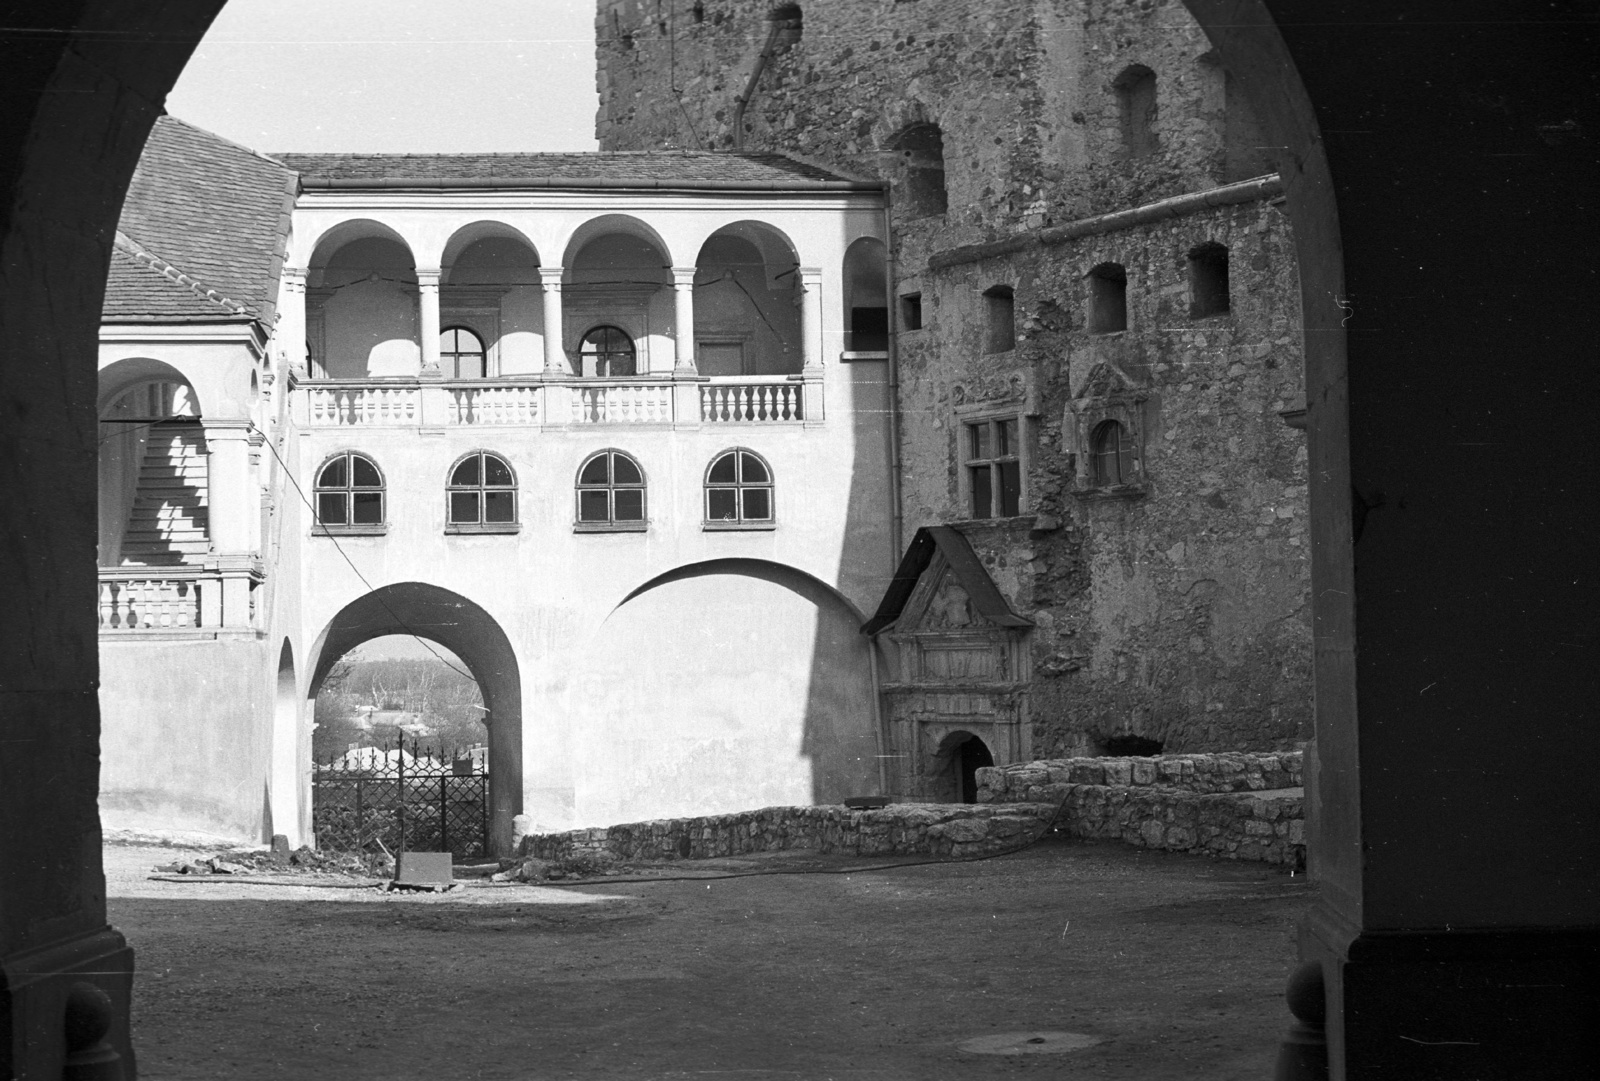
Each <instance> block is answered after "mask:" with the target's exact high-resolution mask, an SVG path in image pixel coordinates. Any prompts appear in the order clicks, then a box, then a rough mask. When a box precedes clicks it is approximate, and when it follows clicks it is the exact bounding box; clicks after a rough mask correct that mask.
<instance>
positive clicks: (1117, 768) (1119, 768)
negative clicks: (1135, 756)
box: [1105, 758, 1133, 784]
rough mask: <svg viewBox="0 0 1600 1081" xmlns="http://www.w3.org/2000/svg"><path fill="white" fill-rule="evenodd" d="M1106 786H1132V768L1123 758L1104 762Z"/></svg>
mask: <svg viewBox="0 0 1600 1081" xmlns="http://www.w3.org/2000/svg"><path fill="white" fill-rule="evenodd" d="M1105 770H1106V779H1105V783H1106V784H1132V783H1133V767H1132V766H1131V765H1130V764H1129V763H1128V760H1127V759H1125V758H1111V759H1107V760H1106V766H1105Z"/></svg>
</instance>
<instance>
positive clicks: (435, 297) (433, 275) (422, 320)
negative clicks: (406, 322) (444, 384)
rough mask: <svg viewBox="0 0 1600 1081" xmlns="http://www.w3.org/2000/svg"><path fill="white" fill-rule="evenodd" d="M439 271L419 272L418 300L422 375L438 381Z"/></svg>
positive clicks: (439, 374)
mask: <svg viewBox="0 0 1600 1081" xmlns="http://www.w3.org/2000/svg"><path fill="white" fill-rule="evenodd" d="M439 273H440V272H439V271H438V270H421V269H419V270H418V271H417V300H418V305H419V306H418V315H419V325H420V326H421V328H422V329H421V336H422V375H423V376H424V377H427V378H431V379H438V378H440V377H441V376H442V375H443V374H444V373H443V372H441V371H440V370H439Z"/></svg>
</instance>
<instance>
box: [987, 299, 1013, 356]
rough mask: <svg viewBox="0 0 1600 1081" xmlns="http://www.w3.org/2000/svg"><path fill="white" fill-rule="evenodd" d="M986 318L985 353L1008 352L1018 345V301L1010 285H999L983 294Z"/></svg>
mask: <svg viewBox="0 0 1600 1081" xmlns="http://www.w3.org/2000/svg"><path fill="white" fill-rule="evenodd" d="M983 304H984V315H985V318H986V328H985V334H986V340H985V342H984V350H983V351H984V352H985V353H1008V352H1010V351H1011V350H1013V349H1015V348H1016V347H1017V302H1016V297H1015V295H1014V294H1013V293H1012V291H1011V286H1009V285H997V286H995V287H994V288H993V289H990V290H988V291H986V292H985V293H984V294H983Z"/></svg>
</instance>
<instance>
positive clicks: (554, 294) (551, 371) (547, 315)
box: [539, 266, 572, 376]
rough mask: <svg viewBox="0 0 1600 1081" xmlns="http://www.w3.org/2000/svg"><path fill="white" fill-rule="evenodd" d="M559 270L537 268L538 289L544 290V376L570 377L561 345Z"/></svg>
mask: <svg viewBox="0 0 1600 1081" xmlns="http://www.w3.org/2000/svg"><path fill="white" fill-rule="evenodd" d="M561 273H562V271H561V268H560V267H558V266H543V267H540V268H539V287H540V288H541V289H543V290H544V374H545V375H546V376H552V375H554V376H562V375H571V374H572V369H571V368H570V367H569V366H568V364H567V351H566V349H565V348H564V347H563V345H562V340H563V337H564V335H563V327H564V324H563V322H562V316H561Z"/></svg>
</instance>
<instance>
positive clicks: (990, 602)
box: [861, 525, 1033, 635]
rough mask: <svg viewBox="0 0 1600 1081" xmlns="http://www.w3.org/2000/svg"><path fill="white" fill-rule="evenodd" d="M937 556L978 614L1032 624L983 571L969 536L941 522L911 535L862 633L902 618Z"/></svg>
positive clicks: (1000, 622)
mask: <svg viewBox="0 0 1600 1081" xmlns="http://www.w3.org/2000/svg"><path fill="white" fill-rule="evenodd" d="M935 555H938V556H942V557H943V559H942V563H943V565H945V566H948V568H949V573H950V576H951V577H953V578H954V579H955V581H956V584H957V585H959V586H960V587H961V589H962V590H964V591H965V592H966V595H967V597H968V598H969V599H970V601H971V604H972V609H973V612H974V613H975V614H976V615H979V616H981V617H983V618H984V619H987V620H988V621H989V622H990V623H993V624H995V625H997V626H1001V627H1031V626H1033V622H1032V621H1031V620H1028V619H1024V618H1023V617H1022V616H1019V615H1017V614H1016V613H1015V612H1013V611H1012V610H1011V605H1009V604H1007V603H1006V599H1005V597H1004V596H1003V595H1001V593H1000V590H999V588H998V587H997V586H996V585H995V584H994V579H993V578H990V577H989V572H988V571H986V570H984V568H983V564H982V563H981V562H980V561H979V560H978V554H977V553H976V552H974V551H973V550H972V545H970V544H968V543H967V538H966V537H963V536H962V535H961V534H960V533H959V532H957V531H956V530H955V529H953V528H951V527H950V526H944V525H939V526H925V527H924V528H922V529H919V530H917V532H916V535H915V536H914V537H912V538H911V544H910V545H909V546H908V547H907V548H906V554H905V557H904V558H903V559H901V560H900V566H899V567H898V568H897V569H896V570H895V572H894V578H893V579H891V580H890V582H889V588H888V590H887V591H886V592H885V593H884V595H883V602H882V603H881V604H879V605H878V610H877V612H876V613H874V614H873V617H872V618H871V619H869V620H867V622H866V623H865V624H864V625H863V626H862V628H861V633H862V634H868V635H876V634H878V633H879V632H880V631H883V630H885V629H886V628H888V627H890V626H892V625H893V624H895V623H896V622H898V621H899V619H900V616H901V614H902V613H903V612H904V611H905V609H906V606H907V604H908V603H909V602H910V601H911V599H912V594H913V592H915V590H916V588H917V583H918V582H919V581H920V580H921V579H922V576H923V573H924V572H926V571H927V569H928V567H929V565H930V564H932V563H933V562H934V556H935Z"/></svg>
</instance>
